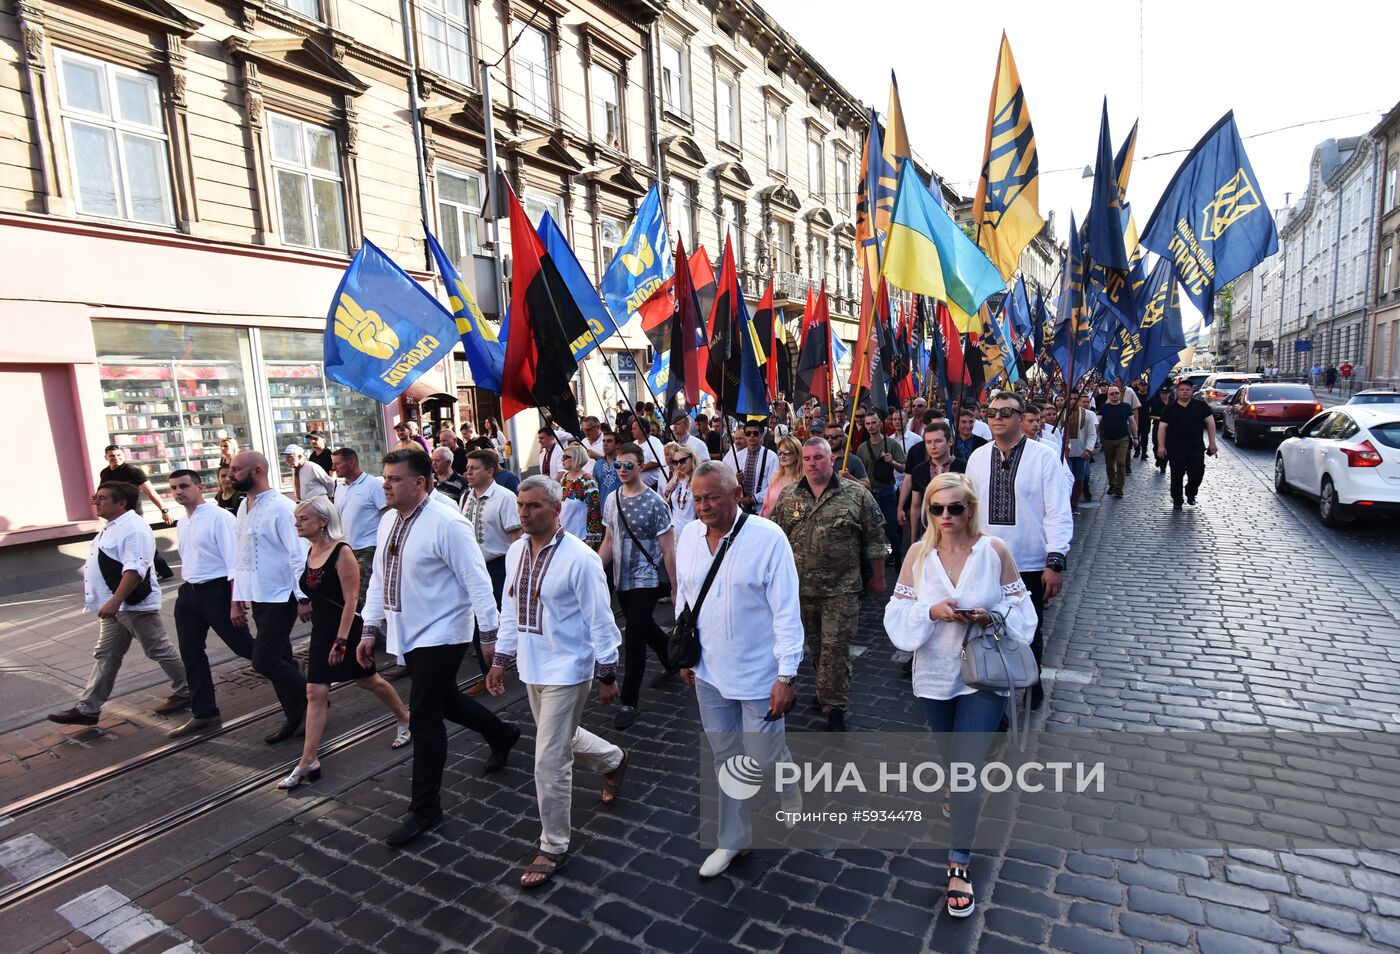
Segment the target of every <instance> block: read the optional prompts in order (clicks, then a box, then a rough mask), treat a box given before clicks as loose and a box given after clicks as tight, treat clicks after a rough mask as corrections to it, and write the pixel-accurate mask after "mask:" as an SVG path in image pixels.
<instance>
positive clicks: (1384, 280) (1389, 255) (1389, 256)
mask: <svg viewBox="0 0 1400 954" xmlns="http://www.w3.org/2000/svg"><path fill="white" fill-rule="evenodd" d="M1394 257H1395V248H1394V246H1391V245H1387V246H1386V247H1385V249H1384V250H1383V251H1382V252H1381V285H1380V288H1378V289H1377V292H1378V293H1379V294H1381V295H1384V294H1387V293H1388V292H1389V291H1390V267H1391V265H1392V264H1394V263H1393V261H1392V260H1393V259H1394Z"/></svg>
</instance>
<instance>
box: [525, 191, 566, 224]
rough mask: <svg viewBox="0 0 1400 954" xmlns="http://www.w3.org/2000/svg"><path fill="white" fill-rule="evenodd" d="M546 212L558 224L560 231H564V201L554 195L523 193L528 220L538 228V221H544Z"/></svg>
mask: <svg viewBox="0 0 1400 954" xmlns="http://www.w3.org/2000/svg"><path fill="white" fill-rule="evenodd" d="M546 212H548V213H549V217H550V218H551V219H553V220H554V224H555V225H557V226H559V230H560V231H561V232H566V233H567V230H566V229H565V228H564V203H563V201H561V200H560V199H557V198H555V197H554V196H543V195H530V194H529V193H526V195H525V214H526V215H527V216H529V218H530V221H531V222H533V223H534V224H535V228H539V226H540V222H542V221H544V214H545V213H546Z"/></svg>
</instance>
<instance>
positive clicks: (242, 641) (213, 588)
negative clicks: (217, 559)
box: [175, 580, 254, 719]
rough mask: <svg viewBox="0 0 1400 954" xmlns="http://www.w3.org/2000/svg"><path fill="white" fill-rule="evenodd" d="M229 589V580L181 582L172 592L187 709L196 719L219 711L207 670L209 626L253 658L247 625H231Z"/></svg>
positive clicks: (230, 586)
mask: <svg viewBox="0 0 1400 954" xmlns="http://www.w3.org/2000/svg"><path fill="white" fill-rule="evenodd" d="M232 589H233V585H232V584H231V583H229V581H228V580H210V581H208V582H207V583H182V584H181V585H180V589H179V591H178V592H177V593H176V596H175V636H176V640H177V642H178V643H179V646H180V661H181V662H183V663H184V664H185V679H186V681H188V682H189V685H190V713H191V714H192V715H193V716H194V717H195V718H196V719H210V718H213V717H215V716H217V715H218V714H219V706H218V703H216V702H215V700H214V675H213V673H211V672H210V671H209V655H208V653H207V652H206V651H205V647H206V644H207V642H208V640H209V630H210V629H212V630H214V632H215V633H217V634H218V635H219V638H220V639H222V640H223V641H224V645H226V646H228V648H229V649H232V650H233V651H234V652H235V653H236V654H238V655H239V656H241V657H243V658H244V659H252V658H253V646H254V640H253V634H252V633H250V632H248V627H246V626H234V625H233V621H232V620H231V619H229V617H228V611H229V597H230V593H231V591H232Z"/></svg>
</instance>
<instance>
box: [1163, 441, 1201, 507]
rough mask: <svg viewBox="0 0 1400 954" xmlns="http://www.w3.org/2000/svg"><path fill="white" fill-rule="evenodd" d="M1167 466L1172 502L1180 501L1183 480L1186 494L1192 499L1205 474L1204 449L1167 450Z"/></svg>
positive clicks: (1199, 487)
mask: <svg viewBox="0 0 1400 954" xmlns="http://www.w3.org/2000/svg"><path fill="white" fill-rule="evenodd" d="M1167 466H1168V467H1170V468H1171V473H1172V503H1181V492H1182V486H1181V485H1182V481H1183V480H1184V481H1185V483H1186V496H1188V497H1190V498H1192V499H1193V500H1194V499H1195V497H1196V491H1198V490H1200V489H1201V480H1202V479H1204V477H1205V475H1206V449H1205V448H1204V447H1197V448H1195V449H1193V450H1187V451H1175V452H1173V451H1168V452H1167Z"/></svg>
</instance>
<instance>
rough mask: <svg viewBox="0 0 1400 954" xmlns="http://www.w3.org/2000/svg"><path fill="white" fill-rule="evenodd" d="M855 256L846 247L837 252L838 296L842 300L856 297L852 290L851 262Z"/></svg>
mask: <svg viewBox="0 0 1400 954" xmlns="http://www.w3.org/2000/svg"><path fill="white" fill-rule="evenodd" d="M853 258H854V256H853V255H852V254H851V250H850V249H849V248H845V247H844V246H843V247H841V248H838V249H837V250H836V294H837V295H838V296H840V297H842V298H850V297H852V296H853V295H854V291H853V290H852V287H851V286H852V275H851V262H852V259H853Z"/></svg>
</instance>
